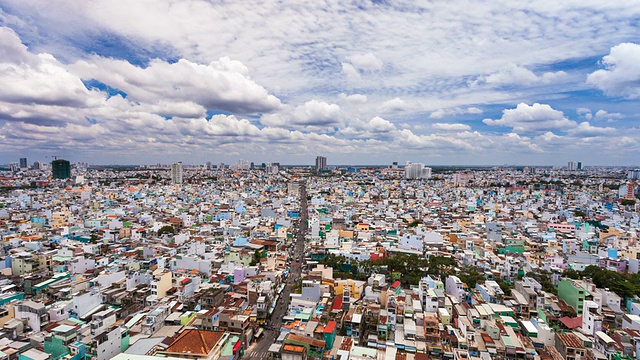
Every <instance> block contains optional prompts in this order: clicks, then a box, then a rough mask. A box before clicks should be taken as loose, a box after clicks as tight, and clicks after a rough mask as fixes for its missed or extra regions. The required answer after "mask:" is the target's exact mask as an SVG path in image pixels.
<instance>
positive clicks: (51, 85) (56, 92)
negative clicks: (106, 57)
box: [0, 27, 103, 121]
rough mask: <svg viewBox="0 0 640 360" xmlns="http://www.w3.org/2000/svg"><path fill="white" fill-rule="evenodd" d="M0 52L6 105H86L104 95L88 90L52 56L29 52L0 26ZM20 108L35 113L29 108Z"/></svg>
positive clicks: (2, 97) (17, 114) (2, 96)
mask: <svg viewBox="0 0 640 360" xmlns="http://www.w3.org/2000/svg"><path fill="white" fill-rule="evenodd" d="M0 54H2V56H0V83H1V84H2V86H0V101H5V102H6V104H5V108H12V107H13V108H15V107H17V106H18V104H25V105H34V106H37V105H55V106H73V107H88V106H95V105H97V104H98V103H99V102H100V101H101V100H102V98H103V95H101V94H99V93H97V92H92V91H89V90H87V88H86V87H85V86H84V84H83V83H82V81H81V80H80V79H79V78H78V77H76V76H74V75H72V74H70V73H69V72H68V71H67V70H66V69H65V68H64V67H63V66H62V65H61V64H60V63H58V61H57V60H56V59H55V58H54V57H53V56H51V55H49V54H45V53H42V54H37V55H36V54H31V53H30V52H28V51H27V47H26V46H24V45H23V44H22V42H21V40H20V38H19V37H18V35H17V34H16V33H15V32H14V31H13V30H11V29H9V28H5V27H0ZM23 110H24V111H25V112H27V113H34V111H33V110H31V109H28V108H25V109H23ZM8 112H11V111H8ZM61 116H64V114H62V115H61ZM20 117H22V118H26V116H25V115H24V114H20V112H19V111H13V114H10V113H8V114H7V118H9V119H11V118H20ZM33 120H34V121H37V119H35V118H34V119H33Z"/></svg>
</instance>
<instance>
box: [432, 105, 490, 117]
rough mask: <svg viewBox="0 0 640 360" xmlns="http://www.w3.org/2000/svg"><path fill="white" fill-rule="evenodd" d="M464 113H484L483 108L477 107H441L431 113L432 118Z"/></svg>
mask: <svg viewBox="0 0 640 360" xmlns="http://www.w3.org/2000/svg"><path fill="white" fill-rule="evenodd" d="M462 114H482V110H481V109H478V108H477V107H469V108H466V109H463V108H449V109H439V110H436V111H434V112H432V113H431V114H429V118H430V119H442V118H443V117H445V116H456V115H462Z"/></svg>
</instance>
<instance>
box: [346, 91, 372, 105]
mask: <svg viewBox="0 0 640 360" xmlns="http://www.w3.org/2000/svg"><path fill="white" fill-rule="evenodd" d="M340 99H342V100H346V101H349V102H353V103H366V102H367V100H368V99H367V96H366V95H362V94H351V95H347V94H345V93H340Z"/></svg>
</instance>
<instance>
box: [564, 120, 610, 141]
mask: <svg viewBox="0 0 640 360" xmlns="http://www.w3.org/2000/svg"><path fill="white" fill-rule="evenodd" d="M617 132H618V130H616V129H614V128H611V127H597V126H591V124H589V123H588V122H587V121H584V122H581V123H580V125H578V127H576V128H573V129H571V130H569V131H567V133H568V134H569V135H573V136H585V137H589V136H602V135H613V134H616V133H617Z"/></svg>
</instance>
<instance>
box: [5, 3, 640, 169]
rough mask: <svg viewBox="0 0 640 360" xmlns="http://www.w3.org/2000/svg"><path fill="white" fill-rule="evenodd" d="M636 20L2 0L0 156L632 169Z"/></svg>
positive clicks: (518, 11) (402, 6) (490, 11)
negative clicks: (319, 159)
mask: <svg viewBox="0 0 640 360" xmlns="http://www.w3.org/2000/svg"><path fill="white" fill-rule="evenodd" d="M639 16H640V7H638V6H636V4H634V3H620V4H619V3H601V2H596V1H588V2H580V3H575V4H573V3H568V2H563V3H556V2H551V1H537V2H530V3H526V4H514V3H512V2H506V1H504V2H501V1H498V2H492V3H491V4H482V3H478V4H468V3H463V2H460V1H452V2H446V3H441V4H429V3H417V4H414V3H413V2H409V3H399V2H398V3H390V2H386V1H371V2H346V3H345V2H342V3H338V2H327V3H307V2H296V1H289V2H287V4H286V6H282V5H280V6H273V4H270V3H256V4H252V5H250V4H247V3H246V2H240V3H237V4H232V3H231V4H209V3H206V2H201V1H181V2H179V3H177V4H172V3H170V2H168V1H167V2H165V1H154V2H136V3H134V4H131V3H130V2H124V1H109V2H104V1H96V2H91V3H82V5H81V6H80V5H79V4H78V3H76V2H68V3H63V4H59V3H51V4H48V3H46V4H44V3H41V2H37V1H32V0H28V1H24V0H23V1H12V0H9V1H4V2H3V3H2V4H0V48H1V51H2V53H3V54H5V55H4V56H3V57H2V58H0V80H1V81H2V83H3V88H2V89H0V164H3V163H11V162H17V161H19V159H20V158H27V159H29V161H30V162H31V163H32V162H33V160H39V161H44V162H50V161H51V160H53V158H55V157H61V158H64V159H67V160H69V161H71V162H77V161H84V162H90V163H93V164H155V163H159V162H161V163H166V164H170V163H172V162H177V161H185V160H187V161H188V162H189V163H200V164H204V163H205V162H207V161H212V162H214V163H218V162H224V163H227V164H229V163H235V162H236V161H237V160H238V159H242V158H243V159H252V160H251V161H255V162H256V163H262V162H265V163H267V162H273V161H279V162H281V163H282V164H310V165H311V164H313V162H314V158H315V157H316V156H317V155H319V154H322V156H326V158H327V159H328V160H327V164H328V165H330V166H331V165H333V164H354V165H359V164H371V165H376V164H379V165H382V164H391V163H392V162H393V161H400V162H401V163H403V162H404V161H405V160H412V161H416V162H421V163H425V164H439V165H501V164H534V165H541V166H552V165H556V166H566V165H567V164H568V162H572V161H582V162H583V164H585V166H592V165H611V166H617V165H623V166H624V165H629V166H630V165H634V164H637V159H636V157H634V155H635V154H637V153H638V152H639V151H640V126H639V123H638V116H639V114H640V101H638V99H639V98H640V87H639V86H638V83H639V82H640V62H639V61H638V59H640V44H638V43H637V42H638V40H637V39H638V35H640V32H639V31H638V25H637V21H636V19H638V18H639ZM70 19H73V20H70ZM32 159H33V160H32ZM372 159H374V160H372ZM31 163H30V164H29V165H31ZM185 164H188V163H187V162H185Z"/></svg>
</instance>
